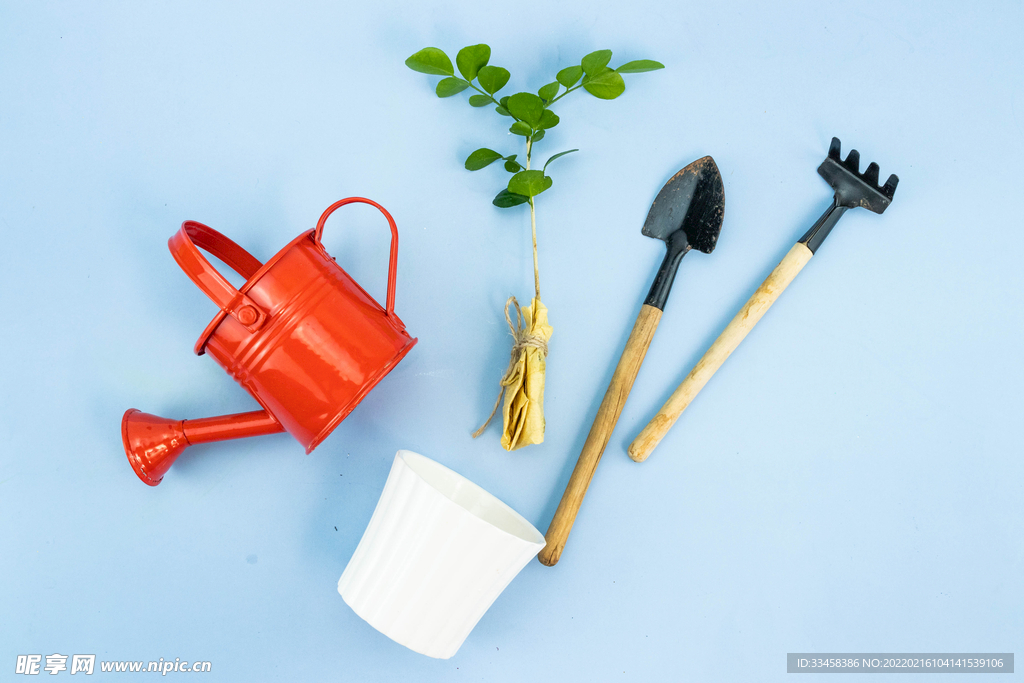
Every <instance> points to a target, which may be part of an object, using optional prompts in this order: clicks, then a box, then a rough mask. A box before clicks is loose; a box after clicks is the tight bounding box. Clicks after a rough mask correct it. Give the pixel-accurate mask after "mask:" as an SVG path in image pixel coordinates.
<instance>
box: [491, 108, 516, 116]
mask: <svg viewBox="0 0 1024 683" xmlns="http://www.w3.org/2000/svg"><path fill="white" fill-rule="evenodd" d="M494 111H496V112H498V113H499V114H501V115H502V116H512V114H509V113H508V109H505V107H495V108H494Z"/></svg>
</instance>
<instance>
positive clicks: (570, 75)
mask: <svg viewBox="0 0 1024 683" xmlns="http://www.w3.org/2000/svg"><path fill="white" fill-rule="evenodd" d="M581 76H583V67H582V66H579V65H577V66H567V67H565V68H564V69H562V70H561V71H559V72H558V73H557V74H555V79H556V80H557V81H558V82H559V83H561V84H562V85H564V86H565V87H566V88H571V87H572V86H574V85H576V82H577V81H579V80H580V77H581Z"/></svg>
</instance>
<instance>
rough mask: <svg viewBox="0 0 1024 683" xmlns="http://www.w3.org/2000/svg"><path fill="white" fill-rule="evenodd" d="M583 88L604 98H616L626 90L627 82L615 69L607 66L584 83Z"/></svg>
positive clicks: (599, 97) (595, 95)
mask: <svg viewBox="0 0 1024 683" xmlns="http://www.w3.org/2000/svg"><path fill="white" fill-rule="evenodd" d="M583 89H584V90H586V91H587V92H588V93H590V94H591V95H593V96H594V97H597V98H598V99H602V100H614V99H615V98H616V97H618V96H619V95H621V94H622V93H623V92H625V90H626V83H625V82H624V81H623V80H622V76H620V75H619V73H618V72H617V71H615V70H614V69H608V68H606V69H605V70H604V71H602V72H601V73H600V74H598V75H596V76H594V77H592V78H591V79H590V80H589V81H587V82H586V83H584V84H583Z"/></svg>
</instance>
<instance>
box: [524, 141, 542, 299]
mask: <svg viewBox="0 0 1024 683" xmlns="http://www.w3.org/2000/svg"><path fill="white" fill-rule="evenodd" d="M532 152H533V138H532V137H529V138H526V170H527V171H529V170H530V154H531V153H532ZM533 199H534V198H533V197H530V228H531V230H532V231H533V289H534V292H536V298H537V301H540V268H539V267H538V265H537V212H536V210H535V209H534V206H533Z"/></svg>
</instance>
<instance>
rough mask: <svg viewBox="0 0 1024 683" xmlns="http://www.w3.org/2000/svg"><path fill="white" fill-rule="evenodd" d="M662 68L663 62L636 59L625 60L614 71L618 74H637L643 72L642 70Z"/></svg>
mask: <svg viewBox="0 0 1024 683" xmlns="http://www.w3.org/2000/svg"><path fill="white" fill-rule="evenodd" d="M664 68H665V65H664V64H662V63H661V62H656V61H654V60H653V59H638V60H636V61H633V62H626V63H625V64H623V65H622V66H620V67H619V68H618V69H616V71H618V72H619V73H620V74H638V73H643V72H644V71H656V70H657V69H664Z"/></svg>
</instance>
